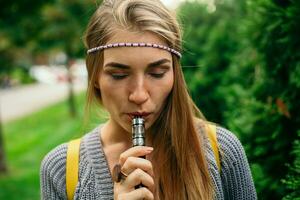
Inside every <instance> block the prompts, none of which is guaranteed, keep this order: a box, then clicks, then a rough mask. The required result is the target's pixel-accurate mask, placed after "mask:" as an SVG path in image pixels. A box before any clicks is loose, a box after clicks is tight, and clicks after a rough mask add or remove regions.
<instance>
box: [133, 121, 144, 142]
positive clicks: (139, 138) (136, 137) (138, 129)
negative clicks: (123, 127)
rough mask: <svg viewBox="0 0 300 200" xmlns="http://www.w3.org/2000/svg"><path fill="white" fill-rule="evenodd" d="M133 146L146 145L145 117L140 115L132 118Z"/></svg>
mask: <svg viewBox="0 0 300 200" xmlns="http://www.w3.org/2000/svg"><path fill="white" fill-rule="evenodd" d="M132 146H134V147H135V146H145V126H144V119H143V118H142V117H139V116H135V117H134V118H133V119H132Z"/></svg>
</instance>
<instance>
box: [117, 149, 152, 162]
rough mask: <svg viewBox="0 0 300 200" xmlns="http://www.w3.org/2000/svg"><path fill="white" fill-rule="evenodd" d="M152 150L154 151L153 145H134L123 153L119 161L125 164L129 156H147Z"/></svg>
mask: <svg viewBox="0 0 300 200" xmlns="http://www.w3.org/2000/svg"><path fill="white" fill-rule="evenodd" d="M152 151H153V148H152V147H145V146H135V147H132V148H130V149H128V150H126V151H124V152H123V153H121V155H120V158H119V163H120V164H121V165H123V164H124V162H125V161H126V160H127V158H128V157H140V156H145V155H147V154H150V153H151V152H152Z"/></svg>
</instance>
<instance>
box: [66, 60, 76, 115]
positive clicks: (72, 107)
mask: <svg viewBox="0 0 300 200" xmlns="http://www.w3.org/2000/svg"><path fill="white" fill-rule="evenodd" d="M73 64H74V62H73V60H71V59H68V61H67V69H68V88H69V97H68V104H69V110H70V115H71V117H76V116H77V110H76V105H75V96H74V84H73V75H72V72H71V67H72V65H73Z"/></svg>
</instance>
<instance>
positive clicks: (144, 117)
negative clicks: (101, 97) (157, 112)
mask: <svg viewBox="0 0 300 200" xmlns="http://www.w3.org/2000/svg"><path fill="white" fill-rule="evenodd" d="M150 114H151V113H147V112H143V113H139V112H133V113H127V115H128V116H129V117H130V119H131V120H132V119H133V118H134V117H135V116H138V117H142V118H143V119H146V118H148V116H149V115H150Z"/></svg>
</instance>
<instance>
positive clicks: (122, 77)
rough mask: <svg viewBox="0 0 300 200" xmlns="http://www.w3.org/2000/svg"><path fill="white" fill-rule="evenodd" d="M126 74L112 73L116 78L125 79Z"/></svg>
mask: <svg viewBox="0 0 300 200" xmlns="http://www.w3.org/2000/svg"><path fill="white" fill-rule="evenodd" d="M126 76H127V74H111V77H112V78H113V79H115V80H121V79H124V78H125V77H126Z"/></svg>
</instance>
